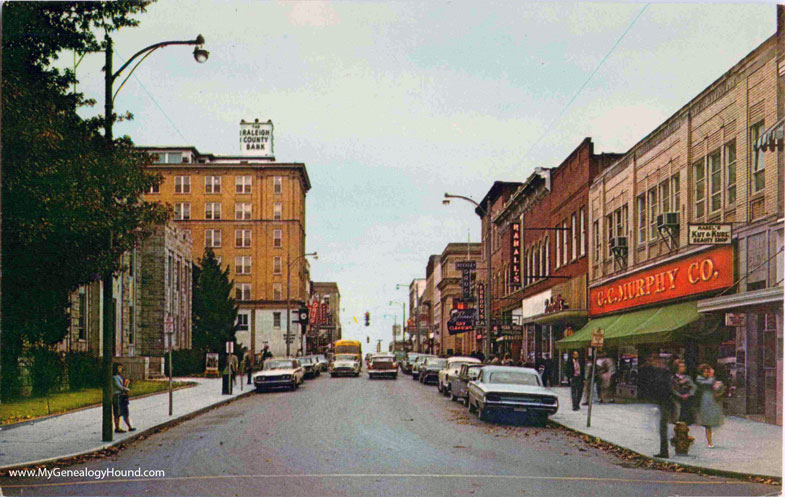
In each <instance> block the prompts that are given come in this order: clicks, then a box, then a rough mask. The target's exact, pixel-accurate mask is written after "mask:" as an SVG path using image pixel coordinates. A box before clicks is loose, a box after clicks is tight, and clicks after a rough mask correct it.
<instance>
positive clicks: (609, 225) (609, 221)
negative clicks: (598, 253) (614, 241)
mask: <svg viewBox="0 0 785 497" xmlns="http://www.w3.org/2000/svg"><path fill="white" fill-rule="evenodd" d="M605 226H607V230H608V254H607V257H610V256H611V255H613V254H612V253H611V238H613V214H608V215H607V216H605Z"/></svg>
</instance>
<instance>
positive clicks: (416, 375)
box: [412, 354, 436, 380]
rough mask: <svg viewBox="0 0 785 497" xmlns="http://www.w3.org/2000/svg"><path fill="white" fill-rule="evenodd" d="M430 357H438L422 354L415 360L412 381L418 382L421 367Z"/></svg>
mask: <svg viewBox="0 0 785 497" xmlns="http://www.w3.org/2000/svg"><path fill="white" fill-rule="evenodd" d="M429 357H436V356H435V355H431V354H420V355H418V356H417V358H416V359H414V363H413V364H412V379H413V380H416V379H418V378H419V377H420V366H422V364H423V363H424V362H425V359H427V358H429Z"/></svg>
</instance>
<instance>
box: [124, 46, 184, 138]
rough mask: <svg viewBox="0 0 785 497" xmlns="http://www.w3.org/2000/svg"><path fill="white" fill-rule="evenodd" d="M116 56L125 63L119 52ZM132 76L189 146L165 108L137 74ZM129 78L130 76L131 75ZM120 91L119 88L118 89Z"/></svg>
mask: <svg viewBox="0 0 785 497" xmlns="http://www.w3.org/2000/svg"><path fill="white" fill-rule="evenodd" d="M115 55H117V56H118V57H119V58H120V59H122V60H123V62H125V59H124V58H123V56H122V55H120V54H118V53H117V52H115ZM131 74H132V75H133V77H134V79H135V80H136V82H137V83H139V86H141V87H142V90H144V92H145V93H146V94H147V96H148V97H150V100H151V101H152V102H153V104H154V105H155V106H156V107H157V108H158V110H159V111H160V112H161V114H163V116H164V117H165V118H166V120H167V121H169V124H170V125H171V126H172V128H173V129H174V130H175V131H176V132H177V134H178V135H180V138H182V139H183V143H186V144H187V143H188V139H186V137H185V136H184V135H183V134H182V133H181V132H180V130H179V129H178V128H177V126H176V125H175V124H174V121H172V119H171V118H170V117H169V115H168V114H167V113H166V111H164V109H163V108H162V107H161V106H160V105H159V104H158V101H157V100H156V99H155V98H154V97H153V95H152V94H151V93H150V92H149V91H148V90H147V88H145V86H144V84H142V82H141V81H140V80H139V78H138V77H137V76H136V74H133V72H132V73H131ZM129 76H130V75H129ZM127 80H128V78H126V81H127ZM124 84H125V81H123V85H124ZM118 91H119V88H118Z"/></svg>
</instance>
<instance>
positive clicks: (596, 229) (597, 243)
mask: <svg viewBox="0 0 785 497" xmlns="http://www.w3.org/2000/svg"><path fill="white" fill-rule="evenodd" d="M644 229H645V228H644ZM592 235H593V236H594V263H595V264H597V263H599V262H600V249H601V248H602V240H600V222H599V221H594V223H592Z"/></svg>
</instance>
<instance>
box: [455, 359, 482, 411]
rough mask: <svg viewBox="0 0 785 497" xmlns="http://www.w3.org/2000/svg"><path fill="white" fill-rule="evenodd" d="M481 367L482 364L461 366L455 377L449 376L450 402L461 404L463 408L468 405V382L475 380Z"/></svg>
mask: <svg viewBox="0 0 785 497" xmlns="http://www.w3.org/2000/svg"><path fill="white" fill-rule="evenodd" d="M482 367H483V364H482V363H477V364H463V365H462V366H461V369H460V370H459V371H458V374H457V375H455V376H450V400H452V401H458V402H461V403H463V405H465V406H468V405H469V402H468V394H467V393H466V386H467V385H468V384H469V382H470V381H474V380H476V379H477V377H478V376H479V375H480V368H482Z"/></svg>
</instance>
